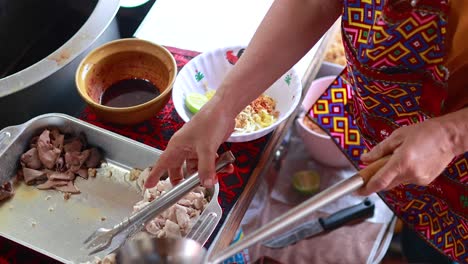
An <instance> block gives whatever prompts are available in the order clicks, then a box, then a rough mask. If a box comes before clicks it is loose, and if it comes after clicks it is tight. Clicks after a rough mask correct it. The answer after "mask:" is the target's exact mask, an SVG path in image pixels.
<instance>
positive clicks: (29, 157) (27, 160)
mask: <svg viewBox="0 0 468 264" xmlns="http://www.w3.org/2000/svg"><path fill="white" fill-rule="evenodd" d="M21 165H22V166H23V167H27V168H30V169H33V170H38V169H40V168H41V167H42V163H41V161H40V160H39V155H38V153H37V148H32V149H30V150H28V151H26V152H25V153H24V154H23V155H21Z"/></svg>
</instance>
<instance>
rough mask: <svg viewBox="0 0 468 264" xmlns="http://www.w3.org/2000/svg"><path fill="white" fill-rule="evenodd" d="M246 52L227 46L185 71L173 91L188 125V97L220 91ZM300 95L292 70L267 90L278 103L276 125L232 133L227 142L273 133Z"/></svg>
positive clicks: (177, 107)
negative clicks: (186, 99)
mask: <svg viewBox="0 0 468 264" xmlns="http://www.w3.org/2000/svg"><path fill="white" fill-rule="evenodd" d="M243 50H244V47H227V48H221V49H216V50H213V51H209V52H205V53H202V54H200V55H199V56H197V57H195V58H194V59H192V60H191V61H190V62H189V63H187V64H186V65H185V66H184V67H183V68H182V70H181V71H180V73H179V74H178V76H177V78H176V81H175V83H174V86H173V88H172V99H173V101H174V106H175V109H176V111H177V113H178V114H179V115H180V117H181V118H182V119H183V120H184V121H185V122H188V121H189V120H190V119H191V118H192V116H193V114H192V113H191V112H190V111H189V110H188V109H187V107H186V106H185V96H186V94H188V93H191V92H198V93H201V94H204V93H205V89H206V88H205V87H209V89H217V88H218V86H219V85H220V84H221V82H222V80H223V79H224V77H225V76H226V74H227V73H228V72H229V71H230V70H231V69H232V68H233V66H234V63H235V62H236V61H237V59H238V57H239V56H240V55H241V54H242V53H243ZM259 70H261V69H259ZM252 74H255V73H252ZM301 92H302V85H301V79H300V78H299V76H298V74H297V73H296V71H295V70H294V69H291V70H289V71H288V72H286V73H285V74H284V75H283V76H281V78H279V79H278V80H277V81H276V82H275V83H274V84H273V85H272V86H271V87H269V88H268V90H266V91H265V94H266V95H268V96H270V97H272V98H273V99H274V100H275V101H276V110H278V111H279V116H278V119H277V120H276V122H274V123H273V124H272V125H270V126H268V127H265V128H262V129H260V130H257V131H254V132H248V133H241V132H233V133H232V134H231V136H230V137H229V138H228V140H227V141H228V142H246V141H251V140H254V139H258V138H260V137H262V136H264V135H266V134H268V133H270V132H271V131H273V130H274V129H275V128H276V127H277V126H278V125H279V124H280V123H281V122H283V121H284V120H285V119H286V118H287V117H288V116H290V115H291V113H292V112H293V111H294V109H295V108H296V107H297V105H298V104H299V101H300V98H301ZM233 100H235V98H234V99H233Z"/></svg>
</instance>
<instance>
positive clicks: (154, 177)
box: [145, 161, 166, 189]
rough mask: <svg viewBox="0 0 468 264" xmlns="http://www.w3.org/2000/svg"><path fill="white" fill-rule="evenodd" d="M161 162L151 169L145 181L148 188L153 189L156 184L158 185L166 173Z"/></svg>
mask: <svg viewBox="0 0 468 264" xmlns="http://www.w3.org/2000/svg"><path fill="white" fill-rule="evenodd" d="M160 164H161V163H160V161H157V162H156V164H155V165H154V166H153V168H152V169H151V171H150V175H149V176H148V179H147V180H146V182H145V188H146V189H151V188H153V187H154V186H156V184H158V182H159V179H160V178H161V176H163V175H164V173H166V169H165V168H164V167H161V166H160Z"/></svg>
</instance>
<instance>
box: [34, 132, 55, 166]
mask: <svg viewBox="0 0 468 264" xmlns="http://www.w3.org/2000/svg"><path fill="white" fill-rule="evenodd" d="M37 151H38V155H39V160H40V161H41V162H42V164H44V166H45V167H46V168H48V169H52V168H53V167H54V166H55V162H56V161H57V158H58V157H59V155H60V152H61V151H60V149H58V148H56V147H54V146H53V145H52V143H51V142H50V131H49V130H47V129H46V130H44V132H42V134H41V135H40V136H39V139H38V140H37Z"/></svg>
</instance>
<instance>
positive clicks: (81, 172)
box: [76, 168, 88, 180]
mask: <svg viewBox="0 0 468 264" xmlns="http://www.w3.org/2000/svg"><path fill="white" fill-rule="evenodd" d="M76 174H77V175H78V176H80V177H81V178H83V179H85V180H86V179H88V170H87V169H84V168H81V169H79V170H78V171H77V172H76Z"/></svg>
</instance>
